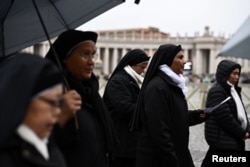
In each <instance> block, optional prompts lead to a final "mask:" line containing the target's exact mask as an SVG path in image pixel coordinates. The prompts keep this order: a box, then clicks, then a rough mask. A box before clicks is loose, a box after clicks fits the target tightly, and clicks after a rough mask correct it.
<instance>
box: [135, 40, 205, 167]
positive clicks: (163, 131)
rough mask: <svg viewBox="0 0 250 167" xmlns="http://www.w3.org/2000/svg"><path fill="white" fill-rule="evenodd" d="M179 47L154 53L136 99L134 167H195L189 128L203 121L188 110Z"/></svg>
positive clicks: (199, 113)
mask: <svg viewBox="0 0 250 167" xmlns="http://www.w3.org/2000/svg"><path fill="white" fill-rule="evenodd" d="M185 63H186V61H185V59H184V52H183V50H182V48H181V45H174V44H164V45H161V46H160V47H159V48H158V49H157V51H156V52H155V54H154V56H153V58H152V60H151V62H150V65H149V67H148V70H147V73H146V76H145V78H144V81H143V84H142V88H141V91H140V94H139V97H138V103H137V108H136V112H135V115H134V119H133V124H132V128H133V129H136V130H138V131H139V138H138V146H137V157H136V158H137V159H136V166H137V167H154V166H157V167H165V166H171V167H194V164H193V161H192V157H191V154H190V151H189V149H188V143H189V126H190V125H195V124H198V123H201V122H203V121H205V118H206V117H205V116H204V111H202V110H195V111H190V112H189V111H188V105H187V101H186V99H185V96H186V95H187V91H188V89H187V87H186V85H185V79H184V77H183V75H182V74H183V70H184V65H185Z"/></svg>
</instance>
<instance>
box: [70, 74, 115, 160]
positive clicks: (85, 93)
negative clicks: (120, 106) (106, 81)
mask: <svg viewBox="0 0 250 167" xmlns="http://www.w3.org/2000/svg"><path fill="white" fill-rule="evenodd" d="M66 77H67V80H68V82H69V85H70V88H71V89H75V90H76V91H77V92H78V93H79V94H80V95H81V97H82V100H83V104H82V105H83V106H85V107H88V108H89V107H91V108H94V109H95V111H96V113H97V115H98V117H99V120H100V121H101V124H102V126H103V127H104V130H105V137H106V144H107V151H108V153H109V155H110V158H111V157H112V156H113V152H114V145H115V133H114V127H113V123H112V120H111V117H110V114H109V112H108V109H107V107H106V105H105V103H104V102H103V100H102V98H101V96H100V94H99V93H98V90H99V83H98V80H97V78H96V76H95V75H94V74H92V76H91V79H89V80H88V81H84V82H82V81H79V80H77V79H75V78H74V77H73V76H72V75H71V74H69V73H67V74H66Z"/></svg>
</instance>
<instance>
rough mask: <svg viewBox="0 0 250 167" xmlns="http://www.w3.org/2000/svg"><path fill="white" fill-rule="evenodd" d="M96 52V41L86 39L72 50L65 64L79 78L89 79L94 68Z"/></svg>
mask: <svg viewBox="0 0 250 167" xmlns="http://www.w3.org/2000/svg"><path fill="white" fill-rule="evenodd" d="M95 53H96V46H95V43H94V42H93V41H85V42H83V43H81V44H80V45H79V46H77V47H76V48H75V49H74V50H73V51H72V52H71V54H70V55H69V57H68V58H66V59H65V60H64V64H65V66H66V68H67V69H68V71H69V72H70V73H71V74H72V75H73V76H74V77H76V78H77V79H79V80H88V79H90V78H91V75H92V72H93V70H94V65H95V63H94V55H95Z"/></svg>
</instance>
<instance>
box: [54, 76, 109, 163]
mask: <svg viewBox="0 0 250 167" xmlns="http://www.w3.org/2000/svg"><path fill="white" fill-rule="evenodd" d="M67 79H68V81H69V84H70V87H71V89H75V90H76V91H77V92H78V93H79V94H80V95H81V98H82V106H81V107H82V108H81V110H80V111H78V112H77V115H76V116H77V120H78V124H79V129H76V126H75V120H74V118H72V119H71V120H70V121H69V122H68V123H67V124H66V125H65V127H64V128H59V127H57V128H56V130H55V135H56V139H57V142H58V143H59V147H60V149H61V150H62V153H63V154H64V157H65V159H66V162H67V165H68V167H83V166H84V167H107V166H108V158H110V156H111V154H112V152H113V149H112V147H113V145H114V144H113V131H114V129H113V126H112V120H111V118H110V115H109V113H108V110H107V108H106V106H105V104H104V102H103V101H102V99H101V97H100V95H99V94H98V81H97V79H96V78H95V76H94V75H93V76H92V78H91V79H90V81H88V82H80V81H78V80H76V79H75V78H73V77H72V76H71V75H70V74H68V76H67Z"/></svg>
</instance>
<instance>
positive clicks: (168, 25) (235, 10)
mask: <svg viewBox="0 0 250 167" xmlns="http://www.w3.org/2000/svg"><path fill="white" fill-rule="evenodd" d="M249 15H250V0H141V2H140V4H139V5H136V4H134V0H126V2H125V3H123V4H121V5H118V6H116V7H114V8H112V9H110V10H109V11H107V12H105V13H103V14H101V15H99V16H97V17H96V18H94V19H92V20H90V21H89V22H87V23H85V24H84V25H83V26H81V27H79V28H80V29H81V30H96V31H97V30H111V29H124V28H147V27H149V26H151V27H157V28H159V29H160V31H163V32H166V33H170V34H171V36H176V34H177V33H179V34H180V35H182V36H184V35H185V34H186V33H187V34H188V35H189V36H193V35H194V33H195V32H197V31H199V32H200V33H203V30H204V27H205V26H209V27H210V30H211V31H213V32H214V34H215V35H219V34H224V35H225V36H228V35H231V34H233V33H235V31H237V29H238V28H239V27H240V25H241V24H242V23H243V22H244V21H245V19H246V18H247V17H248V16H249Z"/></svg>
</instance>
